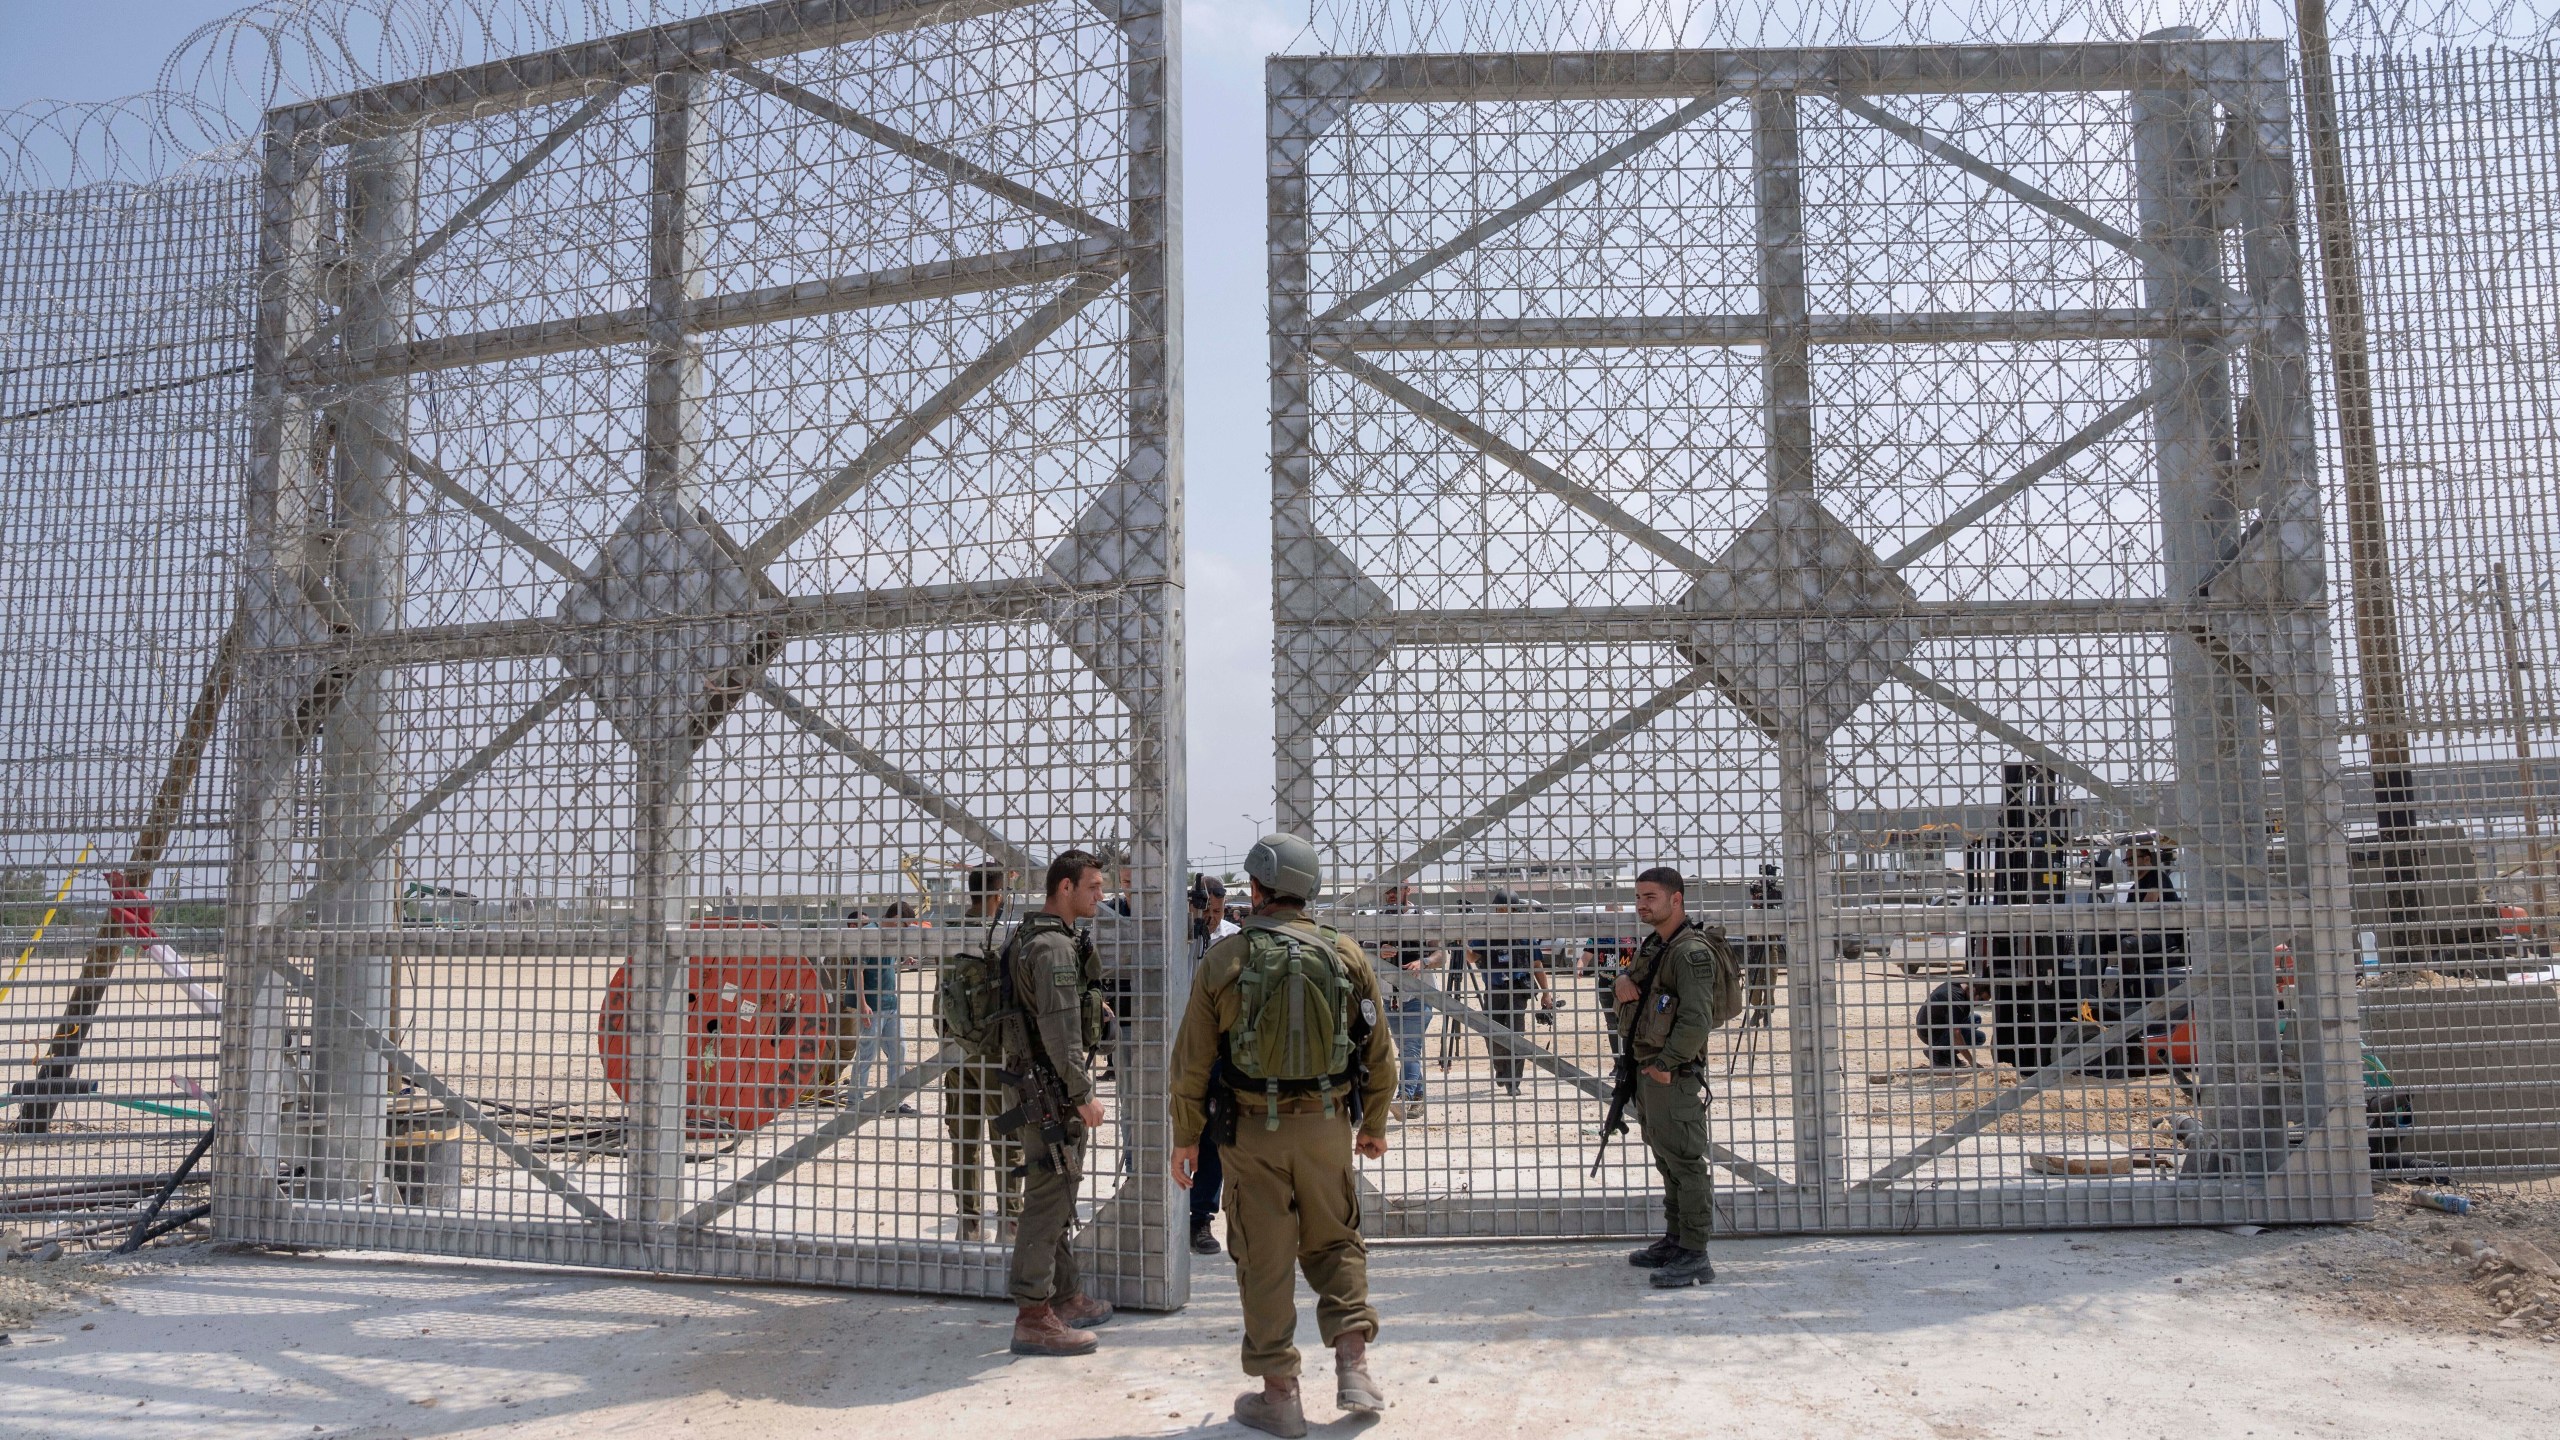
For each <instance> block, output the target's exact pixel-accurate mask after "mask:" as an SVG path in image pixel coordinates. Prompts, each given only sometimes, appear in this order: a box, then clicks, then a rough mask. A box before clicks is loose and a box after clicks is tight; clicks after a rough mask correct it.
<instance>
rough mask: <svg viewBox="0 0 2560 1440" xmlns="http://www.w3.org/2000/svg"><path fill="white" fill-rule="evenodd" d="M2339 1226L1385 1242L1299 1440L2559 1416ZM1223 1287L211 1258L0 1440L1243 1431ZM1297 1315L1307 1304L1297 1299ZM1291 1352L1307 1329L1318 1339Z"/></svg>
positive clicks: (2034, 1432)
mask: <svg viewBox="0 0 2560 1440" xmlns="http://www.w3.org/2000/svg"><path fill="white" fill-rule="evenodd" d="M2343 1238H2344V1237H2340V1236H2339V1235H2338V1233H2337V1232H2294V1233H2281V1232H2279V1233H2271V1234H2265V1235H2259V1236H2254V1237H2241V1236H2234V1235H2229V1234H2224V1233H2220V1232H2214V1231H2189V1232H2119V1233H2109V1234H2098V1235H2085V1234H2084V1235H2030V1236H1930V1237H1912V1238H1908V1239H1890V1238H1862V1239H1792V1240H1789V1239H1779V1240H1756V1241H1737V1242H1732V1243H1729V1244H1725V1245H1722V1246H1720V1247H1719V1249H1718V1252H1717V1253H1718V1268H1719V1272H1720V1279H1719V1281H1718V1283H1717V1284H1716V1285H1715V1286H1713V1287H1712V1288H1709V1289H1703V1290H1694V1291H1687V1292H1675V1293H1668V1294H1657V1293H1655V1292H1651V1291H1648V1290H1646V1289H1645V1288H1643V1285H1642V1277H1641V1276H1640V1275H1638V1274H1637V1273H1636V1272H1635V1271H1633V1270H1630V1269H1628V1268H1627V1267H1626V1266H1625V1265H1624V1264H1623V1263H1622V1262H1621V1261H1620V1259H1619V1255H1620V1250H1619V1249H1618V1248H1617V1247H1611V1246H1601V1245H1583V1244H1572V1245H1557V1244H1539V1245H1510V1246H1469V1247H1428V1248H1410V1247H1409V1248H1396V1249H1387V1250H1382V1251H1380V1252H1379V1254H1378V1255H1377V1257H1376V1288H1377V1292H1378V1297H1379V1302H1380V1305H1381V1308H1382V1309H1383V1310H1384V1312H1385V1314H1386V1317H1387V1324H1388V1330H1387V1333H1386V1334H1385V1336H1384V1337H1383V1338H1382V1341H1381V1344H1380V1347H1379V1350H1378V1352H1377V1369H1378V1374H1379V1378H1380V1379H1381V1380H1382V1381H1383V1382H1384V1383H1385V1384H1386V1385H1387V1386H1388V1387H1390V1393H1391V1397H1392V1399H1393V1401H1394V1406H1393V1408H1392V1409H1390V1410H1389V1412H1388V1413H1387V1414H1386V1415H1385V1416H1384V1417H1383V1418H1382V1419H1380V1420H1379V1421H1376V1422H1374V1423H1373V1425H1371V1426H1361V1425H1356V1424H1354V1423H1353V1422H1350V1421H1348V1420H1346V1419H1344V1418H1342V1417H1339V1416H1337V1415H1336V1414H1335V1413H1334V1412H1333V1410H1332V1408H1331V1405H1330V1398H1331V1386H1330V1383H1329V1371H1328V1370H1327V1369H1326V1368H1325V1364H1324V1362H1323V1361H1321V1360H1319V1362H1318V1364H1317V1366H1316V1369H1315V1373H1316V1377H1317V1383H1316V1384H1315V1385H1314V1386H1312V1387H1311V1389H1312V1391H1313V1393H1314V1394H1315V1395H1316V1396H1317V1397H1319V1398H1318V1403H1317V1404H1316V1405H1315V1406H1314V1407H1313V1409H1312V1411H1311V1415H1310V1418H1311V1419H1314V1420H1316V1421H1317V1422H1318V1429H1317V1433H1318V1434H1348V1433H1352V1432H1353V1431H1355V1430H1358V1429H1365V1428H1374V1429H1376V1430H1377V1431H1378V1433H1379V1434H1381V1435H1386V1434H1397V1433H1403V1434H1417V1435H1430V1436H1434V1437H1463V1440H1483V1437H1491V1436H1510V1435H1527V1436H1552V1435H1566V1436H1580V1435H1588V1436H1602V1435H1608V1436H1631V1435H1694V1434H1715V1433H1723V1434H1735V1433H1752V1434H1759V1435H1770V1436H1797V1435H1858V1436H1914V1437H1926V1440H1958V1437H1974V1436H2048V1435H2049V1436H2074V1437H2077V1436H2092V1437H2094V1436H2101V1435H2104V1436H2124V1437H2154V1436H2156V1437H2163V1440H2206V1437H2220V1436H2232V1437H2261V1436H2262V1437H2277V1436H2297V1435H2299V1436H2356V1437H2365V1436H2374V1435H2424V1434H2443V1435H2462V1436H2482V1437H2486V1436H2503V1435H2525V1434H2535V1433H2547V1431H2548V1429H2549V1427H2550V1426H2551V1425H2552V1424H2553V1423H2554V1417H2555V1416H2560V1368H2555V1365H2554V1363H2553V1362H2554V1356H2555V1353H2560V1352H2555V1350H2554V1349H2553V1348H2552V1347H2550V1346H2548V1345H2542V1344H2537V1343H2535V1342H2533V1341H2531V1340H2524V1339H2518V1340H2512V1341H2509V1340H2499V1339H2484V1338H2478V1337H2473V1336H2465V1335H2460V1334H2454V1333H2449V1332H2431V1331H2427V1330H2424V1329H2417V1328H2412V1327H2409V1326H2407V1325H2405V1324H2397V1323H2388V1322H2381V1321H2372V1320H2359V1319H2355V1318H2353V1317H2348V1316H2339V1315H2334V1314H2329V1313H2324V1312H2323V1311H2322V1310H2321V1309H2319V1308H2318V1307H2316V1306H2313V1305H2309V1304H2306V1303H2304V1302H2303V1301H2302V1299H2301V1298H2300V1297H2299V1296H2294V1295H2289V1294H2286V1293H2281V1292H2277V1291H2273V1290H2270V1289H2269V1288H2267V1287H2266V1286H2264V1285H2262V1284H2258V1283H2254V1282H2253V1281H2252V1280H2251V1279H2250V1275H2251V1273H2252V1271H2253V1269H2284V1270H2286V1272H2287V1273H2298V1272H2300V1270H2301V1269H2302V1266H2301V1264H2300V1262H2301V1260H2303V1259H2304V1258H2306V1257H2307V1256H2310V1255H2313V1254H2316V1252H2317V1251H2318V1249H2319V1247H2321V1246H2323V1245H2324V1244H2335V1243H2341V1241H2342V1240H2343ZM1234 1300H1235V1296H1234V1288H1233V1285H1232V1283H1231V1281H1230V1280H1229V1278H1228V1276H1227V1275H1226V1273H1225V1270H1224V1266H1223V1263H1222V1262H1212V1263H1211V1264H1210V1265H1209V1266H1208V1267H1206V1269H1205V1270H1204V1279H1203V1283H1202V1284H1201V1285H1200V1286H1199V1300H1198V1302H1197V1303H1195V1304H1194V1305H1193V1306H1192V1307H1191V1308H1190V1309H1189V1310H1186V1311H1184V1312H1183V1313H1181V1314H1177V1315H1160V1316H1138V1317H1131V1318H1129V1319H1127V1320H1125V1321H1124V1322H1122V1323H1120V1324H1117V1325H1114V1326H1113V1327H1111V1328H1110V1329H1109V1330H1108V1331H1106V1332H1105V1333H1106V1345H1105V1348H1104V1349H1103V1350H1102V1352H1101V1353H1099V1354H1097V1355H1094V1356H1091V1357H1088V1358H1085V1359H1079V1360H1067V1361H1054V1360H1053V1361H1030V1360H1015V1359H1014V1358H1012V1357H1011V1356H1010V1355H1009V1354H1007V1353H1006V1349H1005V1339H1006V1332H1007V1326H1008V1324H1009V1321H1010V1312H1009V1311H1007V1310H1005V1309H1003V1308H1002V1307H999V1306H995V1305H988V1304H981V1303H971V1302H961V1301H941V1300H922V1299H912V1298H903V1297H896V1296H879V1295H852V1294H840V1293H832V1292H817V1291H802V1290H784V1289H770V1288H757V1287H744V1286H735V1285H720V1284H704V1283H693V1282H677V1281H651V1280H641V1279H632V1278H627V1277H618V1276H598V1275H585V1274H575V1273H564V1272H559V1271H544V1270H532V1269H514V1268H468V1267H460V1266H446V1265H434V1264H421V1263H415V1262H402V1261H383V1260H372V1259H359V1258H351V1257H286V1256H264V1255H235V1256H202V1257H199V1258H197V1259H194V1260H190V1261H185V1262H182V1263H178V1264H174V1265H170V1266H167V1267H164V1268H160V1269H157V1270H153V1271H150V1272H147V1273H142V1274H138V1275H135V1276H132V1277H129V1278H127V1279H125V1280H123V1281H122V1282H120V1283H118V1284H117V1285H116V1286H115V1288H114V1289H113V1290H112V1292H111V1294H110V1298H109V1299H108V1300H107V1301H106V1302H105V1303H103V1304H96V1303H93V1304H91V1305H89V1306H87V1307H86V1308H83V1309H80V1310H76V1311H67V1312H62V1313H59V1314H56V1315H55V1316H53V1317H52V1318H50V1319H49V1320H47V1321H45V1322H43V1323H41V1324H40V1325H38V1326H37V1327H35V1329H34V1330H32V1331H21V1332H19V1333H18V1336H17V1341H16V1343H15V1344H14V1345H12V1346H10V1347H8V1348H7V1349H5V1350H0V1435H5V1436H9V1437H12V1440H15V1437H29V1440H34V1437H43V1440H85V1437H106V1436H150V1437H152V1440H251V1437H255V1440H270V1437H284V1436H302V1435H329V1436H350V1437H365V1440H382V1437H394V1436H411V1437H421V1440H424V1437H437V1440H443V1437H478V1436H523V1437H550V1436H560V1437H567V1436H642V1435H645V1436H651V1437H665V1436H681V1437H687V1440H692V1437H699V1440H800V1437H820V1436H824V1437H848V1436H861V1437H874V1436H879V1437H907V1436H915V1437H933V1436H954V1437H958V1436H967V1437H972V1440H979V1437H994V1436H1005V1437H1011V1436H1016V1435H1019V1436H1027V1437H1046V1436H1058V1437H1113V1436H1146V1435H1168V1434H1189V1433H1227V1434H1240V1433H1243V1432H1240V1431H1237V1430H1235V1429H1234V1428H1233V1427H1232V1426H1230V1425H1229V1424H1228V1423H1227V1422H1226V1418H1225V1417H1226V1414H1227V1407H1228V1404H1229V1402H1230V1400H1231V1399H1232V1397H1233V1395H1234V1393H1235V1391H1236V1390H1237V1389H1238V1388H1239V1385H1240V1379H1239V1377H1238V1376H1237V1374H1236V1371H1235V1346H1236V1309H1235V1303H1234ZM1303 1318H1305V1319H1306V1320H1307V1321H1308V1323H1309V1324H1310V1325H1311V1324H1312V1315H1311V1313H1309V1314H1307V1315H1306V1316H1304V1317H1303ZM1303 1339H1304V1343H1307V1344H1309V1345H1310V1346H1311V1347H1312V1344H1313V1337H1312V1335H1307V1336H1305V1337H1303Z"/></svg>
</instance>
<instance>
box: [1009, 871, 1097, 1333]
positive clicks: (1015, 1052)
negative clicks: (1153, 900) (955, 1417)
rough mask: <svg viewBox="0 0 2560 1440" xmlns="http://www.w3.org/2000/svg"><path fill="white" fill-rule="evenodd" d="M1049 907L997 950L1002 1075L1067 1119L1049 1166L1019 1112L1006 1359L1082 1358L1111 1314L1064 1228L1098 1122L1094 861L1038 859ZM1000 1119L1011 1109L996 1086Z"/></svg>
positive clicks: (1014, 1098) (1016, 1102) (1012, 1095)
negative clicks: (1051, 1100)
mask: <svg viewBox="0 0 2560 1440" xmlns="http://www.w3.org/2000/svg"><path fill="white" fill-rule="evenodd" d="M1048 883H1049V903H1048V904H1047V906H1045V907H1044V908H1043V909H1041V910H1040V911H1039V912H1038V913H1036V914H1034V915H1032V916H1031V918H1029V919H1027V920H1025V921H1023V922H1022V928H1021V930H1019V931H1018V932H1016V933H1015V935H1014V937H1013V943H1012V945H1011V946H1010V947H1009V948H1008V951H1007V955H1006V959H1005V968H1006V971H1007V972H1008V974H1009V975H1010V977H1011V979H1012V981H1013V996H1014V1002H1015V1003H1016V1004H1018V1005H1019V1006H1021V1007H1022V1008H1021V1016H1020V1018H1019V1020H1018V1021H1016V1022H1012V1023H1009V1024H1008V1025H1007V1027H1006V1037H1005V1069H1006V1070H1008V1071H1010V1072H1012V1073H1014V1074H1016V1075H1022V1074H1029V1073H1034V1072H1036V1073H1037V1074H1038V1075H1040V1076H1041V1077H1043V1078H1044V1079H1046V1080H1047V1082H1048V1084H1049V1086H1050V1087H1051V1090H1052V1093H1054V1094H1055V1095H1056V1096H1057V1097H1058V1098H1059V1100H1060V1102H1061V1103H1062V1104H1063V1105H1064V1106H1065V1107H1066V1108H1069V1109H1072V1110H1073V1111H1074V1112H1075V1113H1074V1116H1073V1118H1071V1119H1069V1120H1068V1121H1067V1123H1066V1131H1067V1143H1066V1146H1065V1151H1066V1164H1065V1165H1064V1166H1060V1165H1057V1164H1055V1163H1054V1162H1053V1161H1052V1159H1051V1157H1050V1154H1049V1147H1048V1146H1047V1145H1045V1144H1043V1143H1042V1142H1041V1138H1040V1134H1039V1130H1038V1128H1037V1125H1036V1123H1035V1122H1034V1121H1033V1120H1032V1118H1031V1117H1030V1116H1028V1115H1023V1116H1021V1117H1020V1121H1019V1123H1018V1124H1017V1125H1016V1127H1015V1129H1014V1132H1013V1134H1014V1138H1015V1143H1016V1146H1017V1149H1018V1152H1019V1153H1020V1154H1021V1155H1022V1157H1023V1164H1024V1167H1025V1169H1024V1180H1023V1187H1022V1219H1021V1221H1020V1223H1019V1224H1018V1225H1017V1227H1016V1229H1015V1231H1014V1240H1013V1268H1012V1270H1011V1272H1010V1274H1009V1276H1008V1288H1009V1289H1010V1291H1011V1293H1012V1295H1013V1303H1014V1305H1015V1306H1016V1307H1017V1313H1016V1315H1015V1317H1014V1322H1013V1353H1014V1354H1016V1355H1085V1354H1090V1353H1091V1352H1092V1350H1093V1348H1094V1346H1095V1345H1096V1344H1097V1343H1099V1342H1097V1341H1096V1340H1095V1338H1094V1335H1093V1327H1094V1326H1097V1325H1101V1324H1104V1323H1106V1322H1108V1321H1109V1320H1110V1319H1111V1306H1110V1304H1109V1302H1107V1301H1103V1300H1097V1299H1095V1298H1093V1297H1092V1296H1090V1295H1087V1294H1085V1293H1084V1286H1083V1284H1082V1283H1081V1281H1080V1280H1079V1278H1078V1276H1077V1274H1076V1257H1075V1252H1074V1251H1073V1250H1072V1249H1071V1248H1069V1245H1068V1237H1067V1232H1068V1230H1069V1229H1070V1228H1072V1227H1073V1225H1074V1224H1075V1218H1076V1186H1077V1184H1078V1182H1079V1181H1080V1180H1081V1178H1082V1176H1083V1174H1084V1142H1085V1137H1086V1136H1087V1135H1089V1134H1091V1133H1092V1131H1093V1129H1094V1127H1095V1126H1098V1125H1100V1124H1101V1123H1102V1101H1101V1100H1099V1099H1097V1098H1096V1097H1095V1095H1094V1093H1093V1075H1092V1072H1091V1070H1090V1069H1089V1068H1088V1058H1089V1057H1090V1056H1091V1055H1092V1053H1093V1050H1094V1047H1095V1045H1096V1044H1097V1043H1099V1041H1100V1040H1101V1038H1102V1037H1101V1027H1102V1011H1101V1001H1102V969H1101V964H1100V962H1099V961H1098V960H1097V959H1096V957H1095V954H1094V949H1093V941H1092V939H1091V938H1090V937H1088V936H1087V935H1086V934H1085V933H1084V931H1083V930H1082V929H1081V928H1079V927H1080V926H1081V925H1082V924H1083V923H1084V922H1085V921H1087V920H1090V919H1092V918H1093V916H1094V912H1095V911H1096V910H1098V909H1100V908H1101V906H1102V862H1101V861H1099V860H1097V859H1095V858H1094V857H1093V856H1091V855H1088V854H1086V853H1085V852H1083V851H1081V850H1069V851H1067V852H1066V853H1065V854H1062V855H1060V856H1059V857H1058V858H1057V859H1055V860H1052V861H1050V862H1049V879H1048ZM1004 1099H1005V1104H1006V1112H1005V1114H1006V1116H1008V1117H1010V1116H1013V1115H1014V1114H1015V1112H1016V1110H1017V1109H1018V1108H1019V1107H1021V1106H1022V1103H1023V1097H1022V1094H1021V1092H1020V1091H1019V1090H1017V1089H1015V1088H1014V1087H1011V1086H1007V1087H1006V1089H1005V1095H1004Z"/></svg>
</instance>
